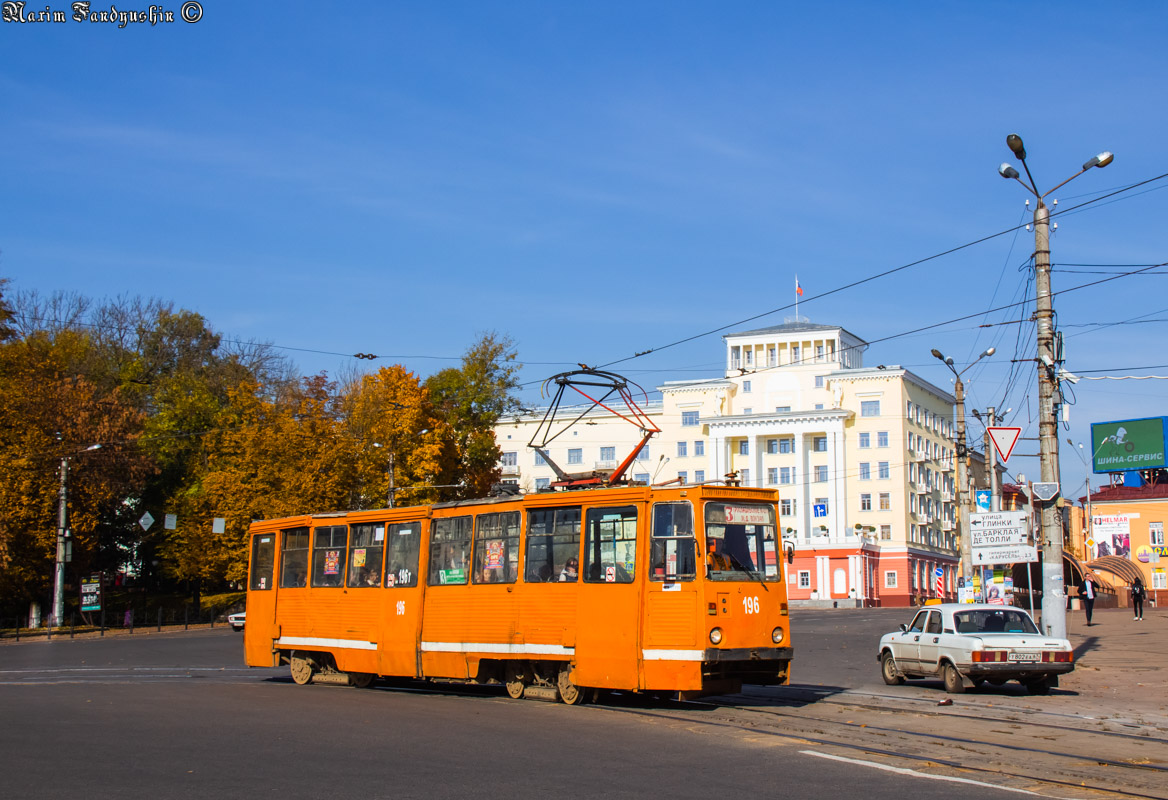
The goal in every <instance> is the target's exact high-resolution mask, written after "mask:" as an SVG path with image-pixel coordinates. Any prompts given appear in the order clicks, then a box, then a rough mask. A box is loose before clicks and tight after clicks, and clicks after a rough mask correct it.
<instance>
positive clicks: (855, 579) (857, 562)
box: [848, 554, 864, 600]
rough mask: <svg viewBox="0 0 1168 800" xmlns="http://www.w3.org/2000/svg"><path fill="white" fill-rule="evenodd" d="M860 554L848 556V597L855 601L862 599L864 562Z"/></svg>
mask: <svg viewBox="0 0 1168 800" xmlns="http://www.w3.org/2000/svg"><path fill="white" fill-rule="evenodd" d="M863 558H864V557H863V555H862V554H856V555H852V556H848V590H849V596H850V597H853V598H855V599H857V600H860V599H862V598H863V597H864V561H863Z"/></svg>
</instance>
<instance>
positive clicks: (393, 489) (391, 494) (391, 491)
mask: <svg viewBox="0 0 1168 800" xmlns="http://www.w3.org/2000/svg"><path fill="white" fill-rule="evenodd" d="M396 493H397V488H396V487H395V486H394V484H393V451H392V450H391V451H390V452H389V506H388V507H389V508H393V498H394V495H395V494H396Z"/></svg>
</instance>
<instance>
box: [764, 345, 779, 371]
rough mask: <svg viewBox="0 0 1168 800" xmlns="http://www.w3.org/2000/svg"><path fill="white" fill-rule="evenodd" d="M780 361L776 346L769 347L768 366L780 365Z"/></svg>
mask: <svg viewBox="0 0 1168 800" xmlns="http://www.w3.org/2000/svg"><path fill="white" fill-rule="evenodd" d="M778 363H779V362H778V361H777V360H776V358H775V348H773V347H768V348H767V366H768V367H774V366H778Z"/></svg>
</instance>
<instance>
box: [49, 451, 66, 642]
mask: <svg viewBox="0 0 1168 800" xmlns="http://www.w3.org/2000/svg"><path fill="white" fill-rule="evenodd" d="M68 486H69V459H68V458H67V457H66V458H62V459H61V489H60V492H59V493H58V495H57V569H56V572H55V573H54V577H53V613H52V615H51V616H50V617H49V627H50V628H52V627H53V626H57V627H60V626H61V623H62V620H64V618H65V542H66V537H67V536H68V527H67V526H68V523H69V518H68V514H69V488H68Z"/></svg>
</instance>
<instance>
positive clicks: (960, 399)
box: [930, 347, 996, 586]
mask: <svg viewBox="0 0 1168 800" xmlns="http://www.w3.org/2000/svg"><path fill="white" fill-rule="evenodd" d="M930 352H931V353H932V354H933V357H934V358H936V359H938V360H939V361H941V362H942V363H943V364H944V365H945V366H947V367H948V368H949V371H950V372H952V373H953V380H954V383H953V397H954V398H956V400H957V442H956V445H955V449H956V450H957V498H956V500H957V516H958V525H959V527H960V528H961V536H960V537H959V539H958V541H959V542H960V545H961V577H962V578H964V579H965V585H966V586H969V585H970V579H971V577H972V576H973V550H972V549H971V547H970V542H969V498H968V491H969V448H968V447H967V446H966V444H965V384H964V383H962V382H961V376H962V375H964V374H965V373H966V372H968V371H969V368H970V367H972V366H973V365H974V364H976V363H977V362H979V361H981V360H982V359H983V358H986V357H988V356H992V355H993V354H994V353H995V352H996V349H995V348H993V347H990V348H987V349H986V350H985V351H984V352H983V353H982V354H981V355H980V356H978V357H977V358H975V359H974V360H973V361H971V362H969V364H967V365H966V367H965V369H963V370H961V371H960V372H958V371H957V368H956V367H955V366H953V359H951V358H946V357H945V356H944V354H942V353H941V351H940V350H938V349H936V348H933V350H931V351H930Z"/></svg>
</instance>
